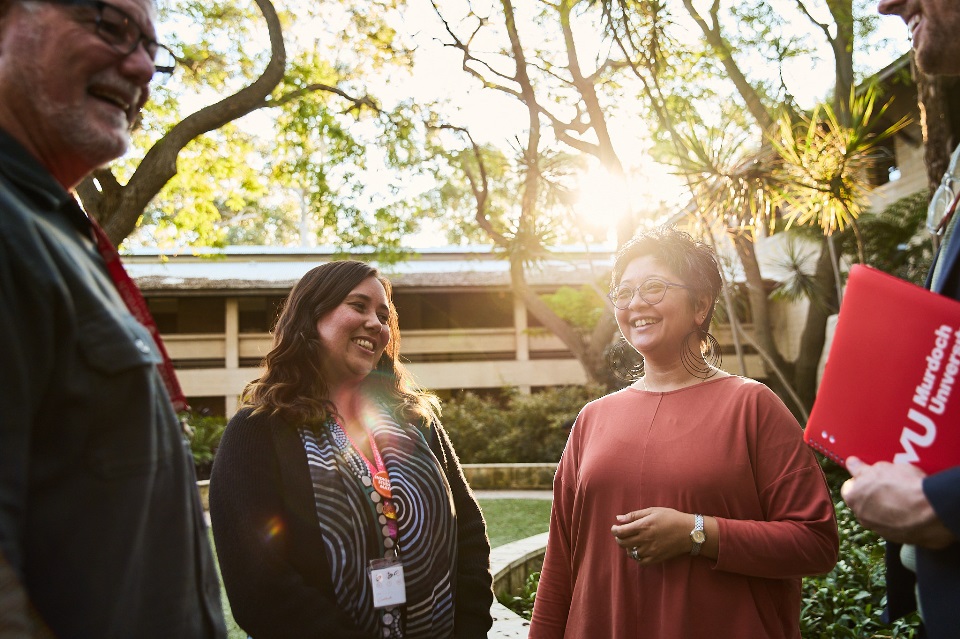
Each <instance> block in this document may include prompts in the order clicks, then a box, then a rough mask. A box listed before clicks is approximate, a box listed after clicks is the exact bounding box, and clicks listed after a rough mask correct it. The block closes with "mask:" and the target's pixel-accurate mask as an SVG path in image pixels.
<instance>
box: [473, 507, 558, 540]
mask: <svg viewBox="0 0 960 639" xmlns="http://www.w3.org/2000/svg"><path fill="white" fill-rule="evenodd" d="M552 503H553V502H551V501H549V500H547V499H481V500H480V509H481V510H483V518H484V519H486V521H487V535H489V537H490V546H491V547H493V548H496V547H497V546H502V545H504V544H508V543H510V542H511V541H516V540H518V539H524V538H526V537H531V536H533V535H538V534H540V533H543V532H547V527H548V526H549V524H550V505H551V504H552Z"/></svg>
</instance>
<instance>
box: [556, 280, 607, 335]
mask: <svg viewBox="0 0 960 639" xmlns="http://www.w3.org/2000/svg"><path fill="white" fill-rule="evenodd" d="M540 297H541V298H542V299H543V301H544V302H546V303H547V306H549V307H550V310H552V311H553V312H554V313H556V314H557V316H558V317H560V319H562V320H563V321H565V322H567V323H568V324H570V325H572V326H574V327H575V328H576V329H577V330H578V331H580V332H581V333H589V332H590V331H592V330H593V328H594V327H595V326H596V325H597V322H599V321H600V318H601V317H603V314H604V313H605V312H606V305H605V304H604V302H603V300H602V299H600V296H599V295H597V291H596V290H595V289H594V288H593V287H590V286H587V285H583V286H581V287H580V288H573V287H570V286H561V287H560V288H559V289H557V291H556V292H555V293H550V294H547V295H541V296H540Z"/></svg>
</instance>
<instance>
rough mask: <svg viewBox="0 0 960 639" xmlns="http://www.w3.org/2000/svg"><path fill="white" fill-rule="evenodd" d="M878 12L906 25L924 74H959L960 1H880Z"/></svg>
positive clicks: (918, 63)
mask: <svg viewBox="0 0 960 639" xmlns="http://www.w3.org/2000/svg"><path fill="white" fill-rule="evenodd" d="M877 9H878V10H879V11H880V13H883V14H885V15H897V16H900V18H901V19H903V21H904V22H905V23H906V24H907V29H909V31H910V36H911V39H912V41H913V50H914V52H915V56H916V60H917V66H919V67H920V69H921V70H923V72H924V73H930V74H942V75H960V37H958V33H960V2H957V0H881V2H880V4H879V5H878V7H877Z"/></svg>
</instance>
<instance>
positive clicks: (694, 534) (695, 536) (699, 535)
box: [690, 515, 707, 557]
mask: <svg viewBox="0 0 960 639" xmlns="http://www.w3.org/2000/svg"><path fill="white" fill-rule="evenodd" d="M693 518H694V524H693V530H691V531H690V541H691V542H693V547H692V548H691V549H690V554H691V555H693V556H694V557H696V556H697V555H699V554H700V546H702V545H703V542H705V541H706V540H707V535H706V534H705V533H704V532H703V515H694V516H693Z"/></svg>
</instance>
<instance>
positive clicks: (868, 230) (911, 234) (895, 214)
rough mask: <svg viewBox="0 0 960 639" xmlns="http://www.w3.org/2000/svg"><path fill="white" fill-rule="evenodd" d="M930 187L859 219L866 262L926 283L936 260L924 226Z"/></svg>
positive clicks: (916, 281)
mask: <svg viewBox="0 0 960 639" xmlns="http://www.w3.org/2000/svg"><path fill="white" fill-rule="evenodd" d="M927 196H928V193H927V190H926V189H923V190H921V191H918V192H916V193H914V194H913V195H908V196H907V197H904V198H901V199H899V200H897V201H896V202H894V203H893V204H891V205H890V206H888V207H887V208H886V209H884V210H883V211H880V212H879V213H877V214H876V215H864V216H863V217H862V218H861V219H860V222H859V224H860V232H861V235H862V236H863V252H864V256H865V258H866V262H867V264H869V265H870V266H873V267H875V268H878V269H880V270H881V271H885V272H887V273H890V274H892V275H896V276H897V277H899V278H901V279H905V280H907V281H908V282H913V283H914V284H923V282H924V280H925V279H926V276H927V271H928V270H929V269H930V264H931V263H932V261H933V247H932V246H931V243H930V240H929V237H930V236H929V234H928V233H927V232H926V230H925V228H924V224H925V221H926V216H927Z"/></svg>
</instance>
